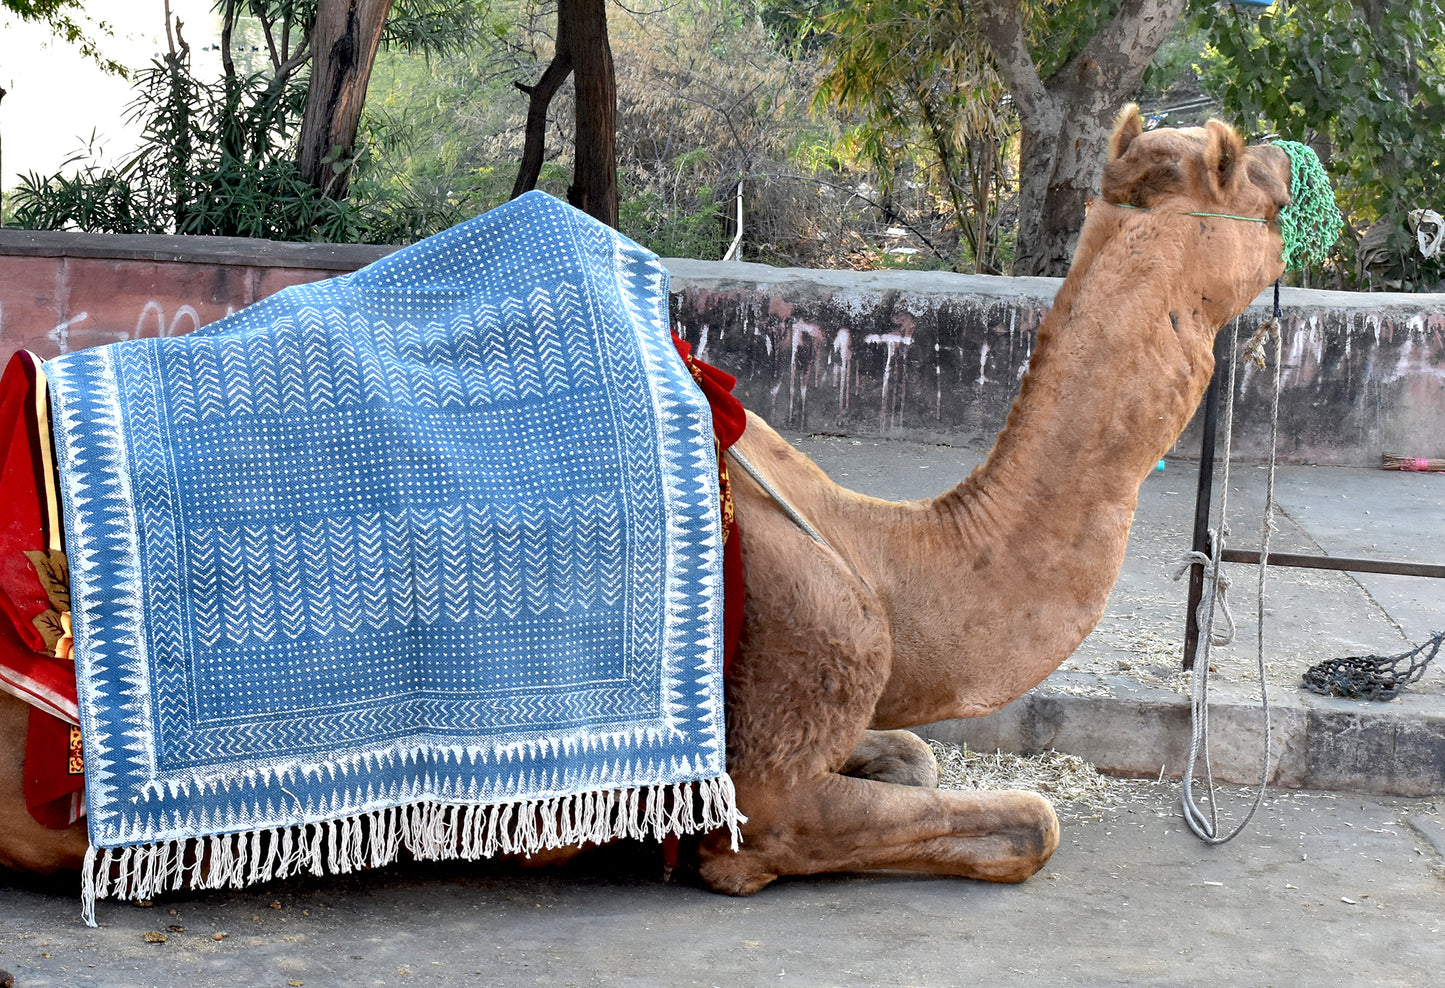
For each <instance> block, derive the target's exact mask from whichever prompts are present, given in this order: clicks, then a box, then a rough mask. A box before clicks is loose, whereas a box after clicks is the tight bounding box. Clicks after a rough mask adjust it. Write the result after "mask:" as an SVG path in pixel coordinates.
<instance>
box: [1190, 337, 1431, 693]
mask: <svg viewBox="0 0 1445 988" xmlns="http://www.w3.org/2000/svg"><path fill="white" fill-rule="evenodd" d="M1227 380H1229V341H1228V340H1227V339H1226V338H1225V335H1224V334H1223V333H1220V334H1219V336H1218V337H1216V339H1215V346H1214V377H1213V378H1211V379H1210V381H1209V389H1208V390H1207V391H1205V393H1204V420H1203V421H1202V422H1201V426H1202V429H1201V432H1202V437H1201V439H1202V442H1201V449H1200V452H1199V485H1198V488H1197V491H1196V494H1195V500H1194V541H1193V543H1192V548H1193V549H1194V550H1195V551H1196V552H1202V553H1204V555H1205V556H1209V555H1210V554H1211V551H1212V550H1213V548H1214V547H1213V546H1212V545H1210V540H1209V508H1210V502H1211V501H1212V499H1213V496H1214V454H1215V445H1216V433H1217V431H1218V427H1219V390H1220V382H1221V381H1227ZM1225 455H1226V456H1227V455H1229V451H1228V450H1225ZM1220 559H1221V560H1223V561H1224V562H1227V563H1250V564H1258V563H1259V552H1258V551H1256V550H1250V549H1228V548H1226V549H1225V550H1224V552H1222V553H1221V554H1220ZM1269 565H1271V566H1289V567H1296V568H1299V569H1329V570H1342V571H1344V572H1348V573H1386V574H1389V575H1391V576H1425V577H1433V578H1435V579H1445V566H1436V565H1431V564H1428V563H1407V562H1400V561H1397V560H1392V559H1352V558H1349V557H1345V556H1309V555H1301V554H1298V553H1291V552H1271V553H1270V554H1269ZM1203 596H1204V566H1203V564H1201V563H1195V564H1194V565H1193V566H1191V567H1189V603H1188V613H1187V614H1186V616H1185V622H1184V668H1185V669H1192V668H1194V649H1195V646H1197V645H1198V643H1199V620H1198V617H1197V614H1196V612H1197V611H1198V610H1199V601H1200V599H1201V598H1202V597H1203Z"/></svg>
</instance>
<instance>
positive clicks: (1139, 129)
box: [1109, 103, 1144, 161]
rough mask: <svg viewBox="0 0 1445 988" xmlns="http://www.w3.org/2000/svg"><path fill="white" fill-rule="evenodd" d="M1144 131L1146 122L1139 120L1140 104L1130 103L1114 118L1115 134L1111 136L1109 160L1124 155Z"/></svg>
mask: <svg viewBox="0 0 1445 988" xmlns="http://www.w3.org/2000/svg"><path fill="white" fill-rule="evenodd" d="M1142 133H1144V124H1143V123H1142V122H1140V120H1139V104H1138V103H1130V104H1129V105H1128V106H1126V107H1124V109H1122V110H1120V111H1119V115H1118V116H1117V117H1115V118H1114V136H1113V137H1111V138H1109V160H1110V161H1114V160H1116V159H1118V158H1122V157H1124V152H1125V151H1127V150H1129V145H1130V144H1132V143H1133V141H1134V138H1136V137H1138V136H1139V135H1140V134H1142Z"/></svg>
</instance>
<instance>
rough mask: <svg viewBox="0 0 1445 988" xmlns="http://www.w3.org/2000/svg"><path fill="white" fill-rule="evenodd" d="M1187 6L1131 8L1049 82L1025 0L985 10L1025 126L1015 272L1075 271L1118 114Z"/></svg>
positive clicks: (993, 46)
mask: <svg viewBox="0 0 1445 988" xmlns="http://www.w3.org/2000/svg"><path fill="white" fill-rule="evenodd" d="M1185 3H1186V0H1124V2H1123V4H1122V5H1121V6H1120V8H1119V12H1118V14H1116V15H1115V17H1114V19H1113V20H1112V21H1110V22H1109V23H1108V24H1106V25H1105V26H1104V27H1102V28H1101V29H1100V30H1099V31H1098V32H1097V33H1096V34H1095V35H1094V36H1093V37H1092V38H1090V39H1089V40H1088V41H1087V42H1086V43H1085V44H1084V46H1083V48H1082V49H1080V50H1079V51H1078V52H1077V53H1076V54H1075V55H1074V56H1073V57H1071V58H1070V59H1069V60H1068V61H1067V62H1065V63H1064V64H1063V65H1062V66H1060V67H1059V68H1058V70H1057V71H1055V72H1054V73H1053V75H1051V76H1049V78H1048V79H1040V78H1039V75H1038V71H1037V69H1036V68H1035V66H1034V61H1033V57H1032V55H1031V54H1030V52H1029V50H1028V46H1027V44H1026V43H1025V40H1024V27H1023V11H1022V9H1021V5H1020V3H1019V0H995V2H993V3H987V4H983V5H981V6H980V7H979V10H978V17H979V22H980V26H981V27H982V28H983V33H984V37H985V38H987V39H988V44H989V48H990V50H991V51H992V52H993V57H994V61H995V63H996V64H997V65H998V69H999V74H1000V75H1002V76H1003V78H1004V80H1005V82H1007V83H1008V87H1009V93H1010V95H1011V96H1012V97H1013V100H1014V105H1015V106H1017V107H1018V111H1019V120H1020V122H1021V123H1022V125H1023V135H1022V139H1021V142H1020V148H1019V159H1020V166H1019V230H1018V240H1017V243H1016V245H1015V250H1014V264H1013V273H1014V274H1016V275H1051V276H1054V277H1063V276H1064V275H1065V274H1066V273H1067V272H1068V269H1069V258H1070V257H1071V256H1072V254H1073V249H1074V243H1075V242H1076V241H1077V240H1078V236H1079V229H1080V228H1081V227H1082V226H1083V224H1084V206H1085V204H1086V203H1087V202H1088V200H1089V197H1090V196H1092V195H1093V194H1094V190H1095V189H1097V188H1098V185H1099V178H1100V175H1101V174H1102V172H1103V167H1104V149H1105V147H1106V146H1107V144H1108V138H1109V133H1110V127H1111V126H1112V124H1113V120H1114V116H1115V114H1117V113H1118V112H1119V109H1120V107H1122V106H1123V105H1124V103H1125V102H1127V101H1128V100H1129V99H1130V98H1132V97H1133V96H1134V94H1135V93H1136V92H1137V91H1138V89H1139V82H1140V80H1141V79H1142V78H1143V76H1144V70H1145V69H1146V68H1147V67H1148V66H1149V62H1150V61H1151V60H1152V59H1153V58H1154V54H1155V52H1157V51H1158V50H1159V46H1160V45H1161V44H1163V43H1164V39H1165V37H1166V36H1167V35H1168V34H1169V29H1170V28H1171V27H1173V26H1174V24H1175V22H1176V21H1178V20H1179V17H1180V15H1181V14H1182V13H1183V11H1184V6H1185Z"/></svg>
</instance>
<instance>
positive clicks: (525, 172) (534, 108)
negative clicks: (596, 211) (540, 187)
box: [512, 10, 572, 199]
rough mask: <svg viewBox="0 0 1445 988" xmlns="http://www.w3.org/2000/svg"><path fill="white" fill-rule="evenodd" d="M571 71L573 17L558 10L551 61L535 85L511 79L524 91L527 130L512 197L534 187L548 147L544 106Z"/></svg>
mask: <svg viewBox="0 0 1445 988" xmlns="http://www.w3.org/2000/svg"><path fill="white" fill-rule="evenodd" d="M571 74H572V19H571V18H570V17H563V16H562V12H561V10H558V12H557V50H556V51H555V52H553V53H552V63H551V64H550V65H548V66H547V70H546V71H545V72H543V73H542V78H541V79H539V80H537V84H536V85H535V86H524V85H522V84H521V83H520V82H514V83H512V85H514V86H516V87H517V88H518V89H520V90H521V91H522V92H524V93H526V94H527V97H528V102H527V132H526V137H525V138H524V140H523V143H522V161H521V163H520V164H519V165H518V167H517V180H516V182H514V183H512V198H513V199H515V198H517V197H518V196H519V195H521V194H522V193H524V192H531V191H532V190H533V189H535V188H536V187H537V177H538V176H539V175H541V174H542V158H543V156H544V154H545V152H546V148H547V108H548V107H549V106H551V105H552V97H553V96H555V95H557V90H558V89H560V88H562V83H564V82H566V81H567V77H568V76H569V75H571Z"/></svg>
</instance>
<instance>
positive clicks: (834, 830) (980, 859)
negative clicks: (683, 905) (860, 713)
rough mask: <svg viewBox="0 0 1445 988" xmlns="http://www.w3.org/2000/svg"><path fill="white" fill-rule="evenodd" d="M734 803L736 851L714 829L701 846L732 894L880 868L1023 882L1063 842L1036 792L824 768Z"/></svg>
mask: <svg viewBox="0 0 1445 988" xmlns="http://www.w3.org/2000/svg"><path fill="white" fill-rule="evenodd" d="M739 795H740V797H741V796H742V792H741V791H740V793H739ZM739 805H740V807H741V808H742V809H743V812H745V813H747V814H748V818H749V819H748V823H747V824H745V825H744V827H743V845H742V847H741V848H740V849H739V850H738V851H737V852H732V851H730V850H729V848H728V842H727V839H726V835H725V834H721V833H714V834H710V835H708V837H707V838H706V839H704V840H703V842H702V844H701V846H700V848H699V854H700V858H701V862H700V869H699V875H700V877H701V878H702V880H703V882H704V883H706V884H707V885H708V886H709V887H710V888H712V889H713V890H714V891H717V892H723V893H726V894H728V895H751V894H752V893H754V892H756V891H758V890H759V889H761V888H762V887H763V886H765V885H767V884H768V883H770V882H772V881H774V880H775V879H777V878H778V877H779V876H782V875H817V874H823V873H828V872H859V871H876V870H884V869H886V870H901V871H915V872H921V873H925V874H934V875H954V876H957V877H959V878H974V879H979V880H982V881H990V882H1021V881H1023V880H1025V879H1026V878H1028V877H1030V876H1031V875H1033V874H1034V873H1035V872H1037V871H1038V870H1039V869H1040V868H1042V867H1043V866H1044V864H1045V862H1047V861H1048V860H1049V857H1050V856H1051V855H1052V854H1053V853H1054V851H1055V850H1056V849H1057V848H1058V846H1059V822H1058V817H1057V816H1055V814H1054V808H1053V806H1052V804H1050V803H1049V801H1048V800H1046V799H1044V798H1043V797H1042V796H1039V795H1037V794H1036V793H1024V792H957V791H951V790H950V791H943V790H937V789H922V788H918V787H914V786H899V785H891V784H888V783H882V782H874V781H870V780H865V779H856V778H852V777H850V776H842V775H829V776H826V777H824V778H822V779H817V780H812V781H809V782H804V783H801V784H798V785H795V786H794V787H793V788H791V789H789V790H787V791H779V790H776V789H775V790H772V791H771V792H769V793H768V794H767V795H766V796H763V797H762V798H761V799H757V800H749V801H746V802H745V801H744V800H743V799H741V798H740V799H739Z"/></svg>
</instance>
